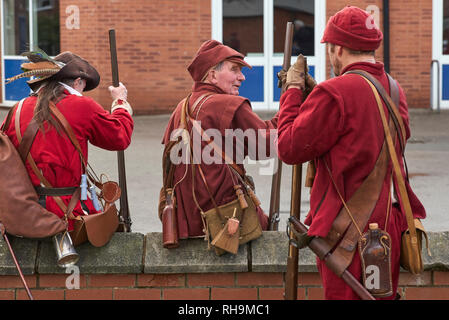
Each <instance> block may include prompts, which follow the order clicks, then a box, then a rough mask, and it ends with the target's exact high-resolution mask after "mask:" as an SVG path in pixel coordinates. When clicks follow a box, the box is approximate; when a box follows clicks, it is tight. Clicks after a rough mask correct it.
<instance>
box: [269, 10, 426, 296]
mask: <svg viewBox="0 0 449 320" xmlns="http://www.w3.org/2000/svg"><path fill="white" fill-rule="evenodd" d="M381 41H382V32H381V31H380V30H379V29H378V27H377V26H376V25H375V24H374V23H373V20H372V17H371V16H370V15H369V14H368V13H367V12H365V11H363V10H361V9H359V8H357V7H352V6H348V7H345V8H344V9H342V10H341V11H339V12H337V13H336V14H335V15H334V16H332V17H331V18H330V19H329V21H328V24H327V26H326V29H325V31H324V36H323V38H322V40H321V42H322V43H326V46H327V51H328V55H329V60H330V62H331V65H332V67H333V71H334V73H335V75H336V77H334V78H332V79H330V80H327V81H323V82H322V83H320V84H318V85H316V86H315V87H314V88H313V90H312V91H311V93H310V94H309V95H308V97H307V98H306V99H304V97H305V92H307V90H306V89H307V88H306V87H313V86H314V83H313V80H312V79H311V78H310V76H309V75H307V74H306V73H305V72H304V67H305V62H304V58H303V57H302V56H300V57H298V60H297V62H296V63H295V64H294V65H293V66H292V67H291V68H290V69H289V71H288V72H287V74H286V84H285V85H286V86H287V90H286V91H285V93H284V94H283V95H282V97H281V100H280V112H279V123H278V130H279V131H278V134H279V140H278V153H279V158H280V159H282V160H283V161H284V162H286V163H289V164H299V163H303V162H306V161H309V160H312V159H315V160H314V164H315V166H316V175H315V180H314V183H313V187H312V190H311V196H310V211H309V213H308V215H307V217H306V219H305V223H306V224H307V225H309V226H310V228H309V230H308V233H307V236H308V237H311V236H318V237H323V238H325V237H326V236H327V235H328V233H329V231H330V230H331V227H332V224H333V222H334V220H335V219H336V217H337V214H338V213H339V212H340V210H341V208H342V207H343V203H342V199H341V198H340V196H339V194H338V191H337V189H336V187H335V185H336V186H337V187H338V190H339V192H340V194H341V195H342V197H343V198H344V200H345V201H348V200H349V199H350V198H351V196H353V194H354V193H355V191H356V190H357V189H358V188H359V187H360V185H361V184H362V182H363V181H364V180H365V178H366V177H367V176H368V175H369V174H370V172H371V171H372V170H373V168H374V164H375V163H376V160H377V159H378V156H379V152H380V150H381V147H382V145H383V143H384V131H383V126H382V122H381V120H380V116H379V109H378V107H377V103H376V100H375V98H374V95H373V92H372V90H371V88H370V86H369V85H368V84H367V82H366V81H365V80H363V78H362V77H360V76H359V75H355V74H345V73H346V72H348V71H350V70H355V69H359V70H363V71H366V72H368V73H369V74H371V76H373V77H374V78H375V79H377V80H378V81H379V82H380V83H381V84H382V86H383V87H384V88H385V90H386V91H387V93H388V94H390V88H389V82H388V78H387V75H386V73H385V70H384V65H383V64H382V63H381V62H377V61H376V60H375V57H374V52H375V50H376V49H377V48H378V47H379V45H380V43H381ZM398 87H399V106H398V109H399V113H400V116H401V117H402V120H403V122H404V126H405V133H406V134H405V135H406V138H407V139H408V138H409V137H410V128H409V118H408V108H407V101H406V97H405V94H404V91H403V90H402V88H401V87H400V86H399V85H398ZM308 89H310V88H308ZM384 108H385V107H384ZM397 153H398V154H401V153H400V150H399V145H398V146H397ZM400 162H401V170H402V172H403V174H404V167H403V164H402V161H400ZM326 164H327V166H328V167H329V169H330V170H329V171H328V169H327V168H326ZM329 172H330V173H331V174H330V173H329ZM386 172H387V173H386V174H385V179H384V182H383V184H382V188H381V191H380V195H379V198H378V200H377V203H376V205H375V208H374V210H373V211H372V213H371V216H370V218H369V221H368V223H367V224H366V227H365V230H361V231H362V232H364V231H366V230H367V228H368V225H369V224H370V223H377V224H378V226H379V228H380V229H382V230H386V231H387V232H388V233H389V234H390V236H391V242H392V245H391V270H392V287H393V294H392V295H391V296H389V297H386V299H394V298H395V297H396V292H397V286H398V279H399V257H400V244H401V233H402V232H403V231H405V230H406V229H407V222H406V218H405V214H404V209H403V206H402V203H401V204H400V203H399V202H398V200H397V197H396V192H392V193H390V190H391V181H392V165H391V161H390V162H389V165H388V169H387V171H386ZM331 175H332V177H333V179H334V181H335V185H334V183H333V182H332V181H331ZM393 184H394V190H398V189H397V182H396V179H395V178H393ZM406 189H407V192H408V196H409V199H410V204H411V207H412V212H413V214H414V216H415V218H424V217H425V215H426V213H425V210H424V208H423V206H422V204H421V203H420V201H419V200H418V198H417V197H416V195H415V194H414V193H413V191H412V189H411V188H410V185H409V183H408V181H406ZM390 196H391V198H390ZM389 211H390V214H387V212H389ZM387 218H388V219H387ZM309 239H310V238H309ZM303 240H304V239H303ZM317 266H318V270H319V272H320V275H321V278H322V281H323V287H324V294H325V298H326V299H357V298H358V296H357V295H356V294H355V293H354V291H353V290H352V289H351V288H350V287H349V286H348V285H346V284H345V283H344V282H343V280H342V279H341V278H339V277H338V276H337V275H335V274H334V273H333V272H332V271H331V270H330V269H329V268H328V267H327V266H326V265H325V263H324V262H323V261H321V260H319V259H317ZM347 270H348V271H349V272H350V273H352V274H353V275H354V276H355V277H356V278H357V279H360V280H361V277H362V276H361V274H362V270H361V260H360V256H359V253H358V252H357V250H355V254H354V256H353V259H352V263H351V264H350V265H349V267H348V268H347Z"/></svg>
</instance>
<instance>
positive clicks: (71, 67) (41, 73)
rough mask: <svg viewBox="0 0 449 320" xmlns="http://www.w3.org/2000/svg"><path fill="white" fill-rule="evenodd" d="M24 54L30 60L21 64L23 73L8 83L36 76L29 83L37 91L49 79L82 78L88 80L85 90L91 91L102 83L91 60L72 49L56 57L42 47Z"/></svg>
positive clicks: (7, 80) (8, 80)
mask: <svg viewBox="0 0 449 320" xmlns="http://www.w3.org/2000/svg"><path fill="white" fill-rule="evenodd" d="M22 56H26V57H27V58H28V60H29V62H25V63H23V64H22V65H21V66H20V67H21V69H22V71H23V73H21V74H18V75H16V76H14V77H12V78H9V79H6V84H8V83H11V82H13V81H15V80H18V79H21V78H28V77H35V78H34V79H32V80H29V81H27V83H28V85H29V86H30V88H31V90H33V91H36V90H37V89H39V87H40V86H41V85H42V83H44V82H45V81H48V80H56V81H57V80H63V79H76V78H82V79H84V80H86V88H85V89H84V91H89V90H92V89H95V88H96V87H97V86H98V84H99V83H100V75H99V74H98V72H97V70H96V69H95V68H94V67H93V66H92V65H90V64H89V62H87V61H86V60H84V59H83V58H81V57H80V56H77V55H76V54H74V53H72V52H70V51H65V52H62V53H60V54H58V55H57V56H56V57H55V58H54V59H53V58H50V57H49V56H48V55H47V54H46V53H45V52H44V51H42V50H40V49H38V50H37V51H30V52H24V53H22Z"/></svg>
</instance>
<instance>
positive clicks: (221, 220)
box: [203, 195, 262, 255]
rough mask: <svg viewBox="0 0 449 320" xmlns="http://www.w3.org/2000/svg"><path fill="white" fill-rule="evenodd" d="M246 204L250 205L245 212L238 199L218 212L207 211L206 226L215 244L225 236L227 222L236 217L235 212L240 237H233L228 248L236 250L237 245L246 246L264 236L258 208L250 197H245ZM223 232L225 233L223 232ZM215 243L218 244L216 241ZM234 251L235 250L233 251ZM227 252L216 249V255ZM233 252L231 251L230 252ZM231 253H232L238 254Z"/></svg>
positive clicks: (205, 216) (213, 210)
mask: <svg viewBox="0 0 449 320" xmlns="http://www.w3.org/2000/svg"><path fill="white" fill-rule="evenodd" d="M245 199H246V202H247V203H248V207H247V208H246V209H244V210H242V209H241V207H240V203H239V200H238V199H236V200H234V201H231V202H229V203H226V204H224V205H221V206H219V207H218V212H217V210H216V208H212V209H210V210H208V211H206V212H205V213H204V214H203V216H204V218H205V220H206V226H207V229H208V232H209V236H210V238H211V239H212V242H214V240H215V238H216V237H217V236H218V235H219V234H220V233H221V236H223V234H224V231H227V230H228V226H227V221H228V219H231V218H232V217H233V216H234V210H235V218H236V219H237V220H239V230H238V232H239V236H238V237H235V236H232V237H230V238H231V239H229V241H230V242H233V244H229V245H227V246H226V247H230V248H234V247H235V243H238V245H242V244H245V243H247V242H249V241H251V240H254V239H257V238H259V237H260V236H261V235H262V226H261V225H260V221H259V217H258V215H257V212H256V207H255V205H254V203H253V201H251V199H250V198H249V196H248V195H245ZM222 231H223V232H222ZM214 243H217V240H215V242H214ZM233 251H234V250H233ZM225 252H226V251H225V250H224V248H218V247H216V248H215V253H216V254H217V255H222V254H224V253H225ZM228 252H231V251H228ZM236 252H237V251H235V252H231V253H234V254H235V253H236Z"/></svg>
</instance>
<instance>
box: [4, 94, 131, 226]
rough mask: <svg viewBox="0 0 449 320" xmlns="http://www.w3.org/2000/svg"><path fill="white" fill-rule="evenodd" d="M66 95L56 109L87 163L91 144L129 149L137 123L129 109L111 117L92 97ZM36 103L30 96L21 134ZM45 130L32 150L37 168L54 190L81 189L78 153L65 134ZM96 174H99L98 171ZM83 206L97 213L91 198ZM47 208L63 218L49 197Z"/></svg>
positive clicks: (77, 209)
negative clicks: (68, 125) (67, 125)
mask: <svg viewBox="0 0 449 320" xmlns="http://www.w3.org/2000/svg"><path fill="white" fill-rule="evenodd" d="M64 93H65V94H66V95H67V96H66V97H64V98H63V99H62V100H61V101H60V102H58V103H57V104H56V107H57V108H58V109H59V110H60V111H61V113H62V114H63V115H64V117H65V118H66V119H67V121H68V122H69V123H70V125H71V127H72V129H73V131H74V133H75V135H76V138H77V139H78V141H79V143H80V145H81V150H82V153H83V156H84V157H85V159H86V161H87V158H88V157H87V156H88V155H87V150H88V148H87V142H88V141H89V142H90V143H92V144H93V145H94V146H97V147H100V148H103V149H106V150H124V149H126V148H127V147H128V145H129V144H130V142H131V135H132V131H133V126H134V122H133V119H132V117H131V115H130V114H129V113H128V112H127V111H126V110H124V109H116V110H115V111H114V112H113V113H112V114H110V113H109V112H108V111H106V110H104V109H103V107H102V106H101V105H99V104H98V103H96V102H95V101H94V100H93V99H92V98H90V97H80V96H77V95H72V94H70V93H69V92H68V91H65V92H64ZM36 100H37V98H36V97H34V96H31V97H29V98H27V99H26V100H25V101H24V103H23V107H22V112H21V115H20V131H21V133H22V135H23V134H24V132H25V130H26V128H27V126H28V124H29V123H30V121H31V119H32V117H33V112H34V107H35V105H36ZM15 117H16V114H14V115H13V117H12V119H11V120H12V121H11V124H10V126H9V128H8V129H7V130H6V134H7V135H8V136H9V137H10V139H11V141H12V143H13V144H14V146H16V147H18V145H19V143H18V141H17V137H16V132H15V129H14V121H15ZM45 129H48V131H46V132H45V134H43V133H42V132H41V131H38V133H37V135H36V139H35V140H34V143H33V145H32V147H31V151H30V153H31V156H32V157H33V158H34V160H35V162H36V164H37V167H38V168H39V169H40V170H41V171H42V174H43V175H44V177H45V178H46V179H47V180H48V181H49V182H50V184H51V185H52V186H53V187H55V188H60V187H75V186H79V185H80V182H81V173H82V172H81V160H80V156H79V154H78V152H77V151H76V150H75V147H74V146H73V145H72V143H71V142H70V140H69V139H68V138H67V136H66V135H65V134H64V133H61V134H62V136H60V135H59V134H58V133H57V132H56V130H55V129H54V128H53V127H49V126H48V125H45ZM26 169H27V171H28V174H29V175H30V178H31V182H32V183H33V185H34V186H38V185H40V181H39V178H38V177H37V176H36V175H35V174H34V172H33V170H32V169H31V166H30V165H29V163H28V161H27V162H26ZM94 169H95V168H94ZM97 174H99V173H98V172H97ZM61 199H62V200H63V201H64V203H65V204H66V205H68V203H69V202H70V199H71V196H62V197H61ZM84 203H85V204H86V206H87V207H88V209H89V211H90V213H96V212H97V211H96V210H95V209H94V207H93V205H92V202H91V200H90V199H89V197H88V199H87V200H86V201H84ZM46 208H47V210H49V211H51V212H53V213H55V214H56V215H58V216H59V217H63V215H64V213H63V212H62V210H61V209H60V208H59V206H58V205H57V204H56V202H55V201H54V199H53V198H52V197H50V196H47V200H46ZM73 213H74V215H75V216H78V215H83V211H82V208H81V204H80V202H78V204H77V205H76V207H75V209H74V210H73ZM72 229H73V222H72V221H71V220H69V231H70V230H72Z"/></svg>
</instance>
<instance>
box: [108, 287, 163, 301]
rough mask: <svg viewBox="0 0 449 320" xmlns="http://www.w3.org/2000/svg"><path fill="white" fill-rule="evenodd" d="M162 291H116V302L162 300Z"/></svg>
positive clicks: (128, 289) (129, 289)
mask: <svg viewBox="0 0 449 320" xmlns="http://www.w3.org/2000/svg"><path fill="white" fill-rule="evenodd" d="M160 299H161V289H131V288H118V289H114V300H160Z"/></svg>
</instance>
